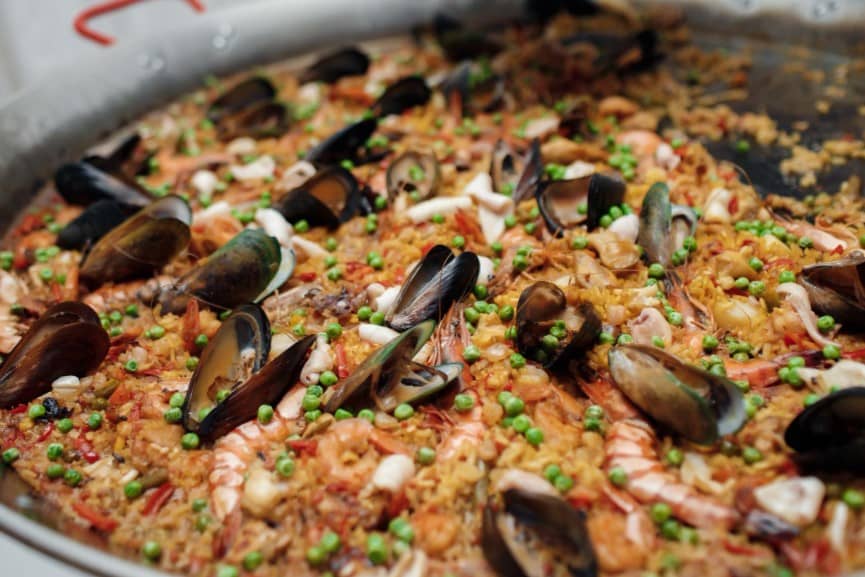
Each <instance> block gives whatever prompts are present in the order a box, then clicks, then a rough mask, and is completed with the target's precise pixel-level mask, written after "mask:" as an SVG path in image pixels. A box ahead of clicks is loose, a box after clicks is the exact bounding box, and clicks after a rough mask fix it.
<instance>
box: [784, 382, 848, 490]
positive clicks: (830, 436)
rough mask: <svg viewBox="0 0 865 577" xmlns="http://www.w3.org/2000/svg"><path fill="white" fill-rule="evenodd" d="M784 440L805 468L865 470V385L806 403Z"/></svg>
mask: <svg viewBox="0 0 865 577" xmlns="http://www.w3.org/2000/svg"><path fill="white" fill-rule="evenodd" d="M784 441H785V442H786V443H787V445H789V446H790V448H792V449H793V450H794V451H796V454H795V455H794V457H793V458H794V460H795V461H796V463H797V464H798V465H799V466H800V467H801V468H802V469H805V470H815V471H827V472H850V473H863V472H865V387H850V388H847V389H842V390H840V391H836V392H834V393H831V394H829V395H827V396H825V397H823V398H822V399H820V400H819V401H817V402H816V403H814V404H813V405H811V406H809V407H806V408H805V410H804V411H802V412H801V413H799V415H798V416H797V417H796V418H795V419H793V421H792V422H791V423H790V425H789V426H788V427H787V430H786V431H785V432H784Z"/></svg>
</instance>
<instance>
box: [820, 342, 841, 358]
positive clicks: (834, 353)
mask: <svg viewBox="0 0 865 577" xmlns="http://www.w3.org/2000/svg"><path fill="white" fill-rule="evenodd" d="M823 357H824V358H826V359H829V360H830V361H833V360H837V359H840V358H841V349H839V348H838V346H837V345H826V346H825V347H823Z"/></svg>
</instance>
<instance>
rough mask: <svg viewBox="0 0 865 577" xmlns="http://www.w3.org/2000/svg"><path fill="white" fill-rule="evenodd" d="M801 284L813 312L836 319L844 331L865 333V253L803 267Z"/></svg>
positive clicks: (855, 252)
mask: <svg viewBox="0 0 865 577" xmlns="http://www.w3.org/2000/svg"><path fill="white" fill-rule="evenodd" d="M801 283H802V286H804V287H805V290H807V291H808V296H809V297H810V299H811V306H812V307H813V308H814V310H815V311H817V312H818V313H820V314H823V315H832V316H833V317H835V318H836V319H838V320H839V321H840V322H841V329H842V330H844V331H851V332H857V331H861V330H865V253H863V252H861V251H854V252H852V253H850V254H849V255H847V256H846V257H844V258H840V259H838V260H833V261H830V262H824V263H819V264H812V265H810V266H806V267H805V268H803V269H802V278H801Z"/></svg>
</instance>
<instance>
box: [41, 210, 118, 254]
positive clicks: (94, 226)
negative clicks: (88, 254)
mask: <svg viewBox="0 0 865 577" xmlns="http://www.w3.org/2000/svg"><path fill="white" fill-rule="evenodd" d="M133 212H135V209H134V208H133V207H129V206H126V205H123V204H120V203H118V202H115V201H113V200H98V201H96V202H94V203H93V204H91V205H90V206H88V207H87V208H85V209H84V211H83V212H82V213H81V214H79V215H78V216H76V217H75V218H74V219H73V220H71V221H70V222H68V223H67V224H66V226H64V227H63V229H62V230H61V231H60V232H59V233H57V246H59V247H60V248H64V249H66V250H73V249H75V250H82V249H87V248H89V247H90V246H92V245H93V243H95V242H96V241H98V240H99V239H100V238H102V237H103V236H105V235H106V234H108V233H109V232H110V231H111V230H113V229H114V228H116V227H118V226H120V224H121V223H122V222H123V221H124V220H126V219H127V218H128V217H129V216H130V215H131V214H132V213H133Z"/></svg>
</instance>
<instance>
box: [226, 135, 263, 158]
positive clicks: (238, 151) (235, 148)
mask: <svg viewBox="0 0 865 577" xmlns="http://www.w3.org/2000/svg"><path fill="white" fill-rule="evenodd" d="M257 147H258V144H257V143H256V142H255V139H254V138H250V137H248V136H241V137H240V138H235V139H234V140H232V141H231V142H229V143H228V144H227V145H226V147H225V151H226V152H227V153H229V154H234V155H236V156H243V155H244V154H255V151H256V148H257Z"/></svg>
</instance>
